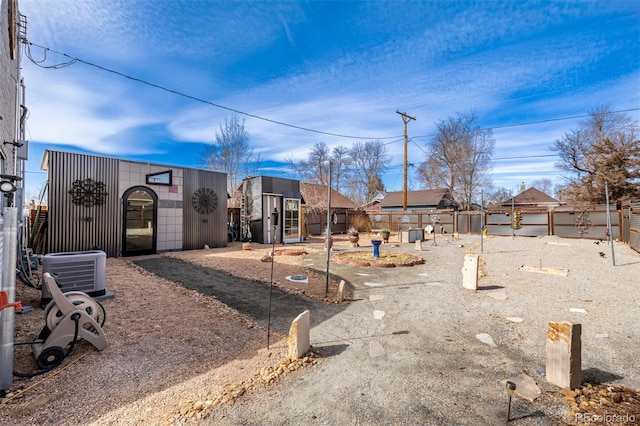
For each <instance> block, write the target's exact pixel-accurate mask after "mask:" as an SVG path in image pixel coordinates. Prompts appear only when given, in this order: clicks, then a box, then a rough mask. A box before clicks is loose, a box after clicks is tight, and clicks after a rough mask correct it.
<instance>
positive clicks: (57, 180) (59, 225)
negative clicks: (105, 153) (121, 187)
mask: <svg viewBox="0 0 640 426" xmlns="http://www.w3.org/2000/svg"><path fill="white" fill-rule="evenodd" d="M47 157H48V175H49V176H48V179H49V196H48V199H49V216H48V220H49V223H48V228H47V244H46V250H45V251H46V252H47V253H59V252H70V251H86V250H93V249H96V248H97V249H100V250H103V251H104V252H106V253H107V256H110V257H114V256H119V255H120V251H121V241H120V239H121V233H122V219H121V216H122V213H121V204H120V197H119V196H118V160H116V159H113V158H105V157H97V156H90V155H81V154H74V153H69V152H60V151H47ZM89 178H90V179H93V180H94V181H96V182H102V183H104V185H105V191H106V193H107V195H106V196H105V197H104V204H102V205H98V204H94V205H91V206H87V205H77V204H74V203H73V196H72V194H70V193H69V191H70V190H71V189H72V188H73V183H74V182H75V181H81V182H85V181H86V180H87V179H89Z"/></svg>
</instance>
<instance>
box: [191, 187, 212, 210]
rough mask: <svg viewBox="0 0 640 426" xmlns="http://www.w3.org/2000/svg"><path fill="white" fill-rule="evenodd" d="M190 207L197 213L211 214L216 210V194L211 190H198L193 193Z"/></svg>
mask: <svg viewBox="0 0 640 426" xmlns="http://www.w3.org/2000/svg"><path fill="white" fill-rule="evenodd" d="M191 205H192V206H193V208H194V209H195V210H196V211H197V212H198V213H201V214H209V213H213V212H214V211H215V209H217V208H218V194H216V192H215V191H214V190H212V189H209V188H200V189H198V190H196V192H194V193H193V196H192V197H191Z"/></svg>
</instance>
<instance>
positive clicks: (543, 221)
mask: <svg viewBox="0 0 640 426" xmlns="http://www.w3.org/2000/svg"><path fill="white" fill-rule="evenodd" d="M516 211H519V212H520V214H521V222H520V223H521V227H520V229H517V230H515V231H514V230H513V229H512V228H511V209H510V208H501V209H489V210H486V211H484V212H483V213H484V217H483V218H481V212H479V211H464V212H452V211H449V210H430V211H412V212H410V213H407V214H406V215H405V214H403V213H402V212H397V211H392V212H379V213H375V214H369V215H368V217H369V220H370V222H371V227H372V229H374V230H375V229H383V228H389V229H390V230H391V231H392V232H399V231H401V230H406V229H414V228H422V229H424V228H425V227H426V226H428V225H432V226H433V228H434V230H435V231H436V232H444V233H453V232H457V233H460V234H479V233H480V232H481V230H482V225H483V224H484V226H485V227H486V229H487V232H488V233H489V234H490V235H512V234H515V235H520V236H531V237H536V236H544V235H557V236H560V237H563V238H589V239H598V240H600V239H602V240H605V239H606V238H607V209H606V205H596V206H568V207H567V206H563V207H560V208H556V209H555V210H546V209H516ZM610 217H611V236H612V237H613V238H614V239H618V240H620V241H623V242H625V243H628V244H629V245H630V246H631V247H632V248H633V249H634V250H636V251H640V203H632V204H630V205H628V206H625V207H622V208H618V209H616V208H615V206H611V209H610ZM434 219H435V220H436V222H434Z"/></svg>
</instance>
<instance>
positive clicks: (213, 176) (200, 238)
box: [182, 169, 227, 250]
mask: <svg viewBox="0 0 640 426" xmlns="http://www.w3.org/2000/svg"><path fill="white" fill-rule="evenodd" d="M183 185H184V187H183V192H182V195H183V221H182V238H183V249H185V250H193V249H201V248H203V247H204V245H205V244H207V245H208V246H209V247H225V246H226V245H227V176H226V174H224V173H216V172H210V171H203V170H194V169H185V170H184V184H183ZM200 188H209V189H211V190H213V191H214V192H215V193H216V194H217V195H218V207H217V208H216V209H215V210H214V211H213V212H212V213H209V214H202V213H198V212H197V211H196V209H195V208H194V207H193V204H192V197H193V194H194V193H195V192H196V191H197V190H198V189H200Z"/></svg>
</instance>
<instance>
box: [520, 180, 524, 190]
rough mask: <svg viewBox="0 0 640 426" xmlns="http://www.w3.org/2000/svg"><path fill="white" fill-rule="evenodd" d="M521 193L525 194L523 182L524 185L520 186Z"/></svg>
mask: <svg viewBox="0 0 640 426" xmlns="http://www.w3.org/2000/svg"><path fill="white" fill-rule="evenodd" d="M520 192H524V182H522V185H520Z"/></svg>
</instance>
